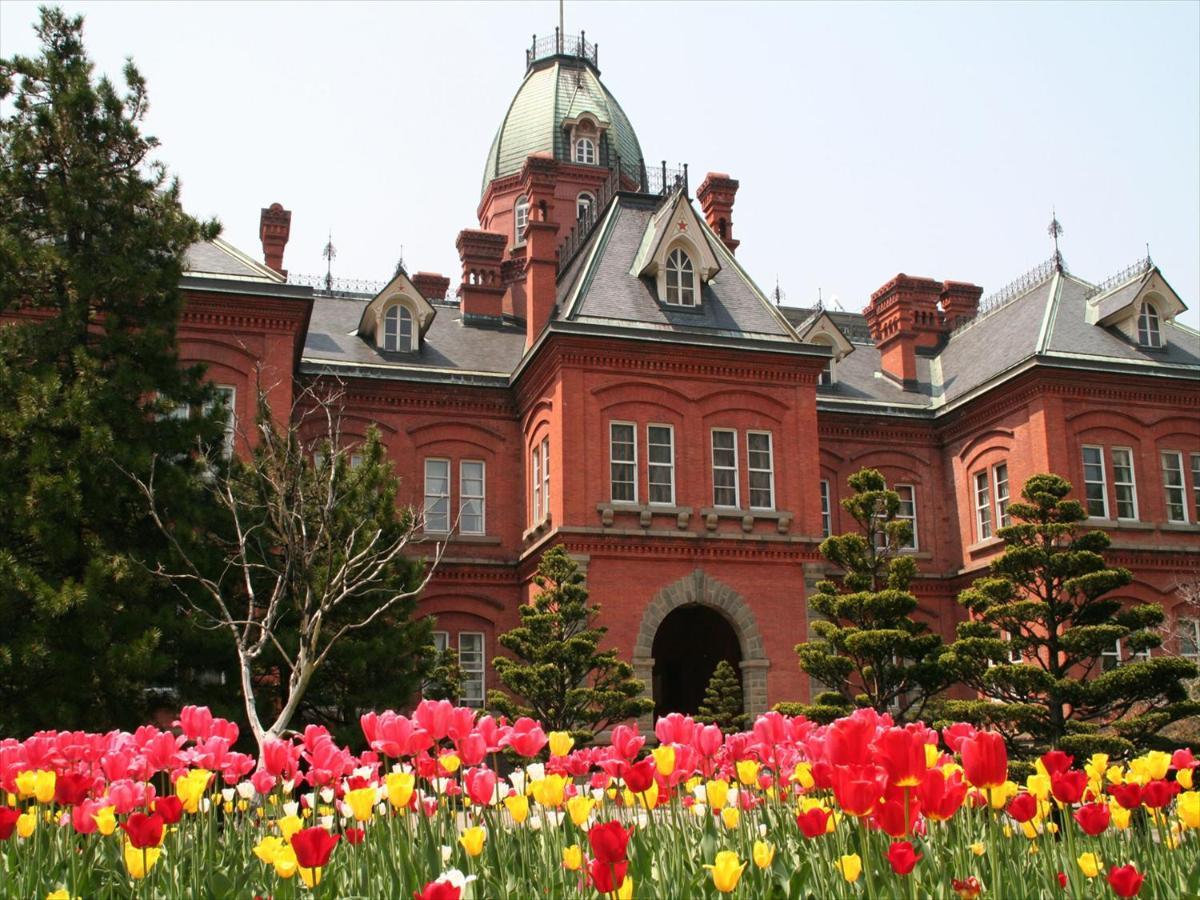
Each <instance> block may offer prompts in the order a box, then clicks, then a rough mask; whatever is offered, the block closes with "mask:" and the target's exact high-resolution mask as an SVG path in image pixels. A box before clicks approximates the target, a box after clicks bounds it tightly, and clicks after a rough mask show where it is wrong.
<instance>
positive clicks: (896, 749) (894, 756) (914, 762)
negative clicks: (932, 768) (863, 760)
mask: <svg viewBox="0 0 1200 900" xmlns="http://www.w3.org/2000/svg"><path fill="white" fill-rule="evenodd" d="M875 750H876V754H875V755H876V758H877V759H878V760H879V762H880V763H881V764H882V765H883V767H884V768H885V769H887V773H888V781H889V783H890V784H892V785H894V786H895V787H900V788H904V787H916V786H917V785H918V784H920V783H921V779H923V778H924V777H925V740H924V736H923V735H921V734H920V733H918V732H915V731H906V730H905V729H903V728H889V729H888V730H887V731H885V732H884V733H883V734H881V735H880V736H879V737H878V738H877V739H876V741H875Z"/></svg>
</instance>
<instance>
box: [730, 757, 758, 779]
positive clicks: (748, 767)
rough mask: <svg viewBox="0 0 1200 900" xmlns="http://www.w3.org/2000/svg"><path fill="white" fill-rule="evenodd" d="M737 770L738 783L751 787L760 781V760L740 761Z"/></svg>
mask: <svg viewBox="0 0 1200 900" xmlns="http://www.w3.org/2000/svg"><path fill="white" fill-rule="evenodd" d="M735 768H736V769H737V777H738V781H740V782H741V783H742V784H746V785H750V784H754V783H755V782H757V781H758V760H756V759H740V760H738V762H737V765H736V766H735Z"/></svg>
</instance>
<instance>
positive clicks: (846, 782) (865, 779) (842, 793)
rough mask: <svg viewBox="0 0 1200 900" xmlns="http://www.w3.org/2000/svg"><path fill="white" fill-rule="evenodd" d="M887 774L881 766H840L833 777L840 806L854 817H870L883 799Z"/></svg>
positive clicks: (835, 793)
mask: <svg viewBox="0 0 1200 900" xmlns="http://www.w3.org/2000/svg"><path fill="white" fill-rule="evenodd" d="M886 781H887V772H885V771H884V770H883V769H881V768H879V766H839V767H838V768H837V769H836V770H835V771H834V775H833V795H834V797H836V798H837V802H838V806H840V807H841V808H842V809H843V811H845V812H846V813H849V814H850V815H852V816H869V815H870V814H871V813H873V812H874V811H875V807H876V805H877V804H878V803H879V801H880V799H881V798H882V797H883V786H884V784H885V783H886Z"/></svg>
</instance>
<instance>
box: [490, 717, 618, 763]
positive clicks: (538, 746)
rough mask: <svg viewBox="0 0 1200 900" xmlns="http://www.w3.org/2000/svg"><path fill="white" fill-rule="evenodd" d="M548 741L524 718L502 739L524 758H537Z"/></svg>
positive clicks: (537, 727)
mask: <svg viewBox="0 0 1200 900" xmlns="http://www.w3.org/2000/svg"><path fill="white" fill-rule="evenodd" d="M617 727H618V728H620V727H621V726H619V725H618V726H617ZM614 730H615V729H614ZM549 740H550V739H549V738H548V737H546V732H544V731H542V726H541V725H539V724H538V723H537V722H535V721H533V719H529V718H524V717H522V718H520V719H517V723H516V724H515V725H514V726H513V729H512V731H511V732H509V733H508V735H507V736H506V737H505V738H504V741H505V743H506V744H507V745H508V746H509V747H512V748H513V750H515V751H516V753H517V754H518V755H519V756H524V757H533V756H537V755H538V754H539V753H541V752H542V748H543V747H545V746H546V743H547V741H549Z"/></svg>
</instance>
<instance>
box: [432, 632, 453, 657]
mask: <svg viewBox="0 0 1200 900" xmlns="http://www.w3.org/2000/svg"><path fill="white" fill-rule="evenodd" d="M449 646H450V632H448V631H435V632H434V633H433V649H434V650H436V651H437V652H438V653H445V652H446V650H447V648H449Z"/></svg>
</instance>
